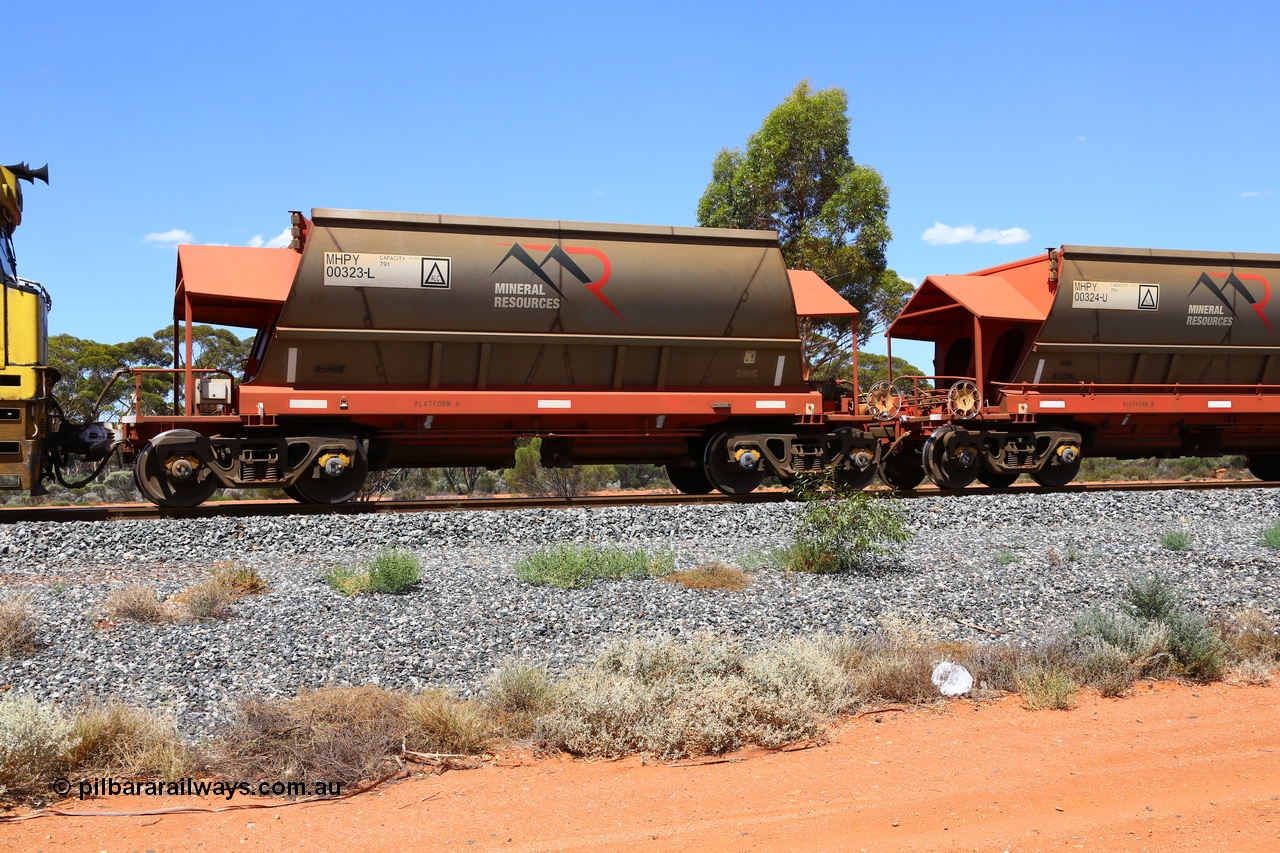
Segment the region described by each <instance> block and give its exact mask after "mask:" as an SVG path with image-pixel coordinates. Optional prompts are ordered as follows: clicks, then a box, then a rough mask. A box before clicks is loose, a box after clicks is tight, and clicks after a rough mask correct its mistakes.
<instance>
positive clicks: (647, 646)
mask: <svg viewBox="0 0 1280 853" xmlns="http://www.w3.org/2000/svg"><path fill="white" fill-rule="evenodd" d="M850 700H851V688H850V684H849V680H848V677H847V675H846V674H845V673H844V672H843V670H842V669H841V668H840V666H839V665H838V664H837V662H836V661H835V660H834V659H833V658H832V657H831V655H830V654H828V653H827V648H826V647H825V646H824V645H823V644H822V643H819V642H816V641H813V640H801V639H791V640H784V641H782V642H780V643H778V644H777V645H775V646H774V647H772V648H770V649H768V650H766V651H763V652H757V653H754V654H752V653H749V652H747V651H746V650H745V649H744V648H743V647H742V646H741V645H740V644H738V643H737V642H735V641H733V640H732V639H729V638H726V637H720V636H714V635H699V636H697V637H694V638H693V639H692V640H689V641H685V642H678V641H675V640H671V639H665V638H664V639H659V640H650V641H642V640H628V641H620V642H618V643H614V644H612V645H611V646H609V647H607V648H606V649H605V650H604V651H603V652H602V653H601V654H600V655H599V656H598V657H597V658H596V659H595V660H594V661H592V662H590V663H588V664H584V665H583V666H581V667H579V668H578V669H577V670H576V671H575V672H574V673H572V674H571V675H570V676H569V677H568V678H567V679H565V680H564V682H562V684H561V686H560V690H559V699H558V701H557V703H556V706H555V708H554V709H553V710H551V711H549V712H548V713H546V714H544V715H543V716H541V717H539V718H538V721H537V727H536V738H537V741H538V743H540V744H541V745H543V746H546V747H551V748H555V749H563V750H566V751H568V752H572V753H575V754H579V755H590V756H618V755H625V754H627V753H631V752H653V753H656V754H658V755H661V756H665V757H679V756H685V755H699V754H707V753H721V752H726V751H728V750H732V749H737V748H739V747H741V746H744V745H747V744H759V745H762V746H778V745H781V744H784V743H789V742H793V741H796V740H801V739H804V738H812V737H818V736H820V735H821V734H822V732H823V729H824V728H825V725H826V720H827V719H828V715H830V714H832V713H834V712H836V711H839V710H842V709H844V708H845V707H848V703H849V702H850Z"/></svg>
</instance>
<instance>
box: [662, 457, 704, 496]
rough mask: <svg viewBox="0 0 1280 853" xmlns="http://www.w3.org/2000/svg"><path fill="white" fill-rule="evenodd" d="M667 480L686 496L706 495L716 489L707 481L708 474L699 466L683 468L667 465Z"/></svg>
mask: <svg viewBox="0 0 1280 853" xmlns="http://www.w3.org/2000/svg"><path fill="white" fill-rule="evenodd" d="M667 479H668V480H670V481H671V485H673V486H675V487H676V489H677V490H678V491H679V492H680V493H681V494H685V495H706V494H710V493H711V490H712V489H714V488H715V486H713V485H711V481H710V480H708V479H707V473H706V472H705V471H703V470H702V468H701V466H699V465H693V466H690V467H688V468H682V467H680V466H679V465H676V464H675V463H674V462H673V463H670V464H668V465H667Z"/></svg>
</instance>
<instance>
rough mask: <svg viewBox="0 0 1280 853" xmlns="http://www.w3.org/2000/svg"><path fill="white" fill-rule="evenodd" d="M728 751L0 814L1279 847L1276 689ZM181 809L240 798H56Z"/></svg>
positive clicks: (1115, 846) (639, 843) (252, 832)
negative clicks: (321, 793)
mask: <svg viewBox="0 0 1280 853" xmlns="http://www.w3.org/2000/svg"><path fill="white" fill-rule="evenodd" d="M877 717H878V718H879V722H877ZM727 759H728V760H725V759H715V760H714V763H696V762H689V763H684V764H679V765H674V766H673V765H671V764H660V763H650V764H646V763H645V762H643V761H642V760H641V759H640V758H638V757H637V758H629V759H626V760H623V761H617V762H587V761H575V760H570V759H563V758H562V759H556V758H552V759H534V758H531V757H529V756H527V755H521V754H512V755H507V756H505V757H502V758H500V759H498V760H496V761H493V762H490V763H488V764H487V765H486V766H484V767H483V768H482V769H479V770H464V771H452V772H448V773H445V774H443V775H439V776H428V777H425V778H421V777H420V778H414V779H409V780H405V781H401V782H396V783H389V784H387V785H385V786H383V787H382V788H379V789H377V790H375V791H372V792H370V793H366V794H362V795H360V796H357V797H353V798H350V799H346V800H342V801H338V802H327V803H306V804H301V805H291V806H279V805H273V806H272V807H271V808H267V809H258V810H236V811H228V812H222V813H219V814H208V813H198V814H192V813H186V814H169V815H163V816H161V815H151V816H129V817H79V816H77V817H62V816H54V817H40V818H36V819H32V820H26V821H21V822H17V823H0V848H2V849H5V850H22V851H37V850H58V851H61V850H92V851H99V850H107V851H132V850H138V851H144V850H156V851H169V850H201V851H216V850H232V849H236V850H244V849H262V850H276V849H280V850H294V849H298V850H338V849H342V850H408V849H413V850H418V849H427V850H490V849H492V850H498V849H501V850H520V851H532V850H603V849H607V850H645V851H649V850H695V849H696V850H854V851H858V850H895V851H896V850H910V851H915V850H919V851H925V850H981V851H991V850H996V851H998V850H1015V851H1036V850H1073V849H1084V850H1090V851H1143V850H1151V851H1166V850H1184V849H1185V850H1231V851H1252V850H1267V851H1274V850H1280V690H1277V689H1275V688H1266V687H1239V686H1231V685H1226V684H1215V685H1207V686H1205V685H1195V686H1188V685H1178V684H1158V685H1154V686H1149V685H1145V684H1142V685H1139V686H1138V687H1137V689H1136V690H1135V692H1134V695H1132V696H1130V697H1128V698H1125V699H1119V700H1117V699H1102V698H1099V697H1097V696H1096V695H1093V694H1086V695H1084V696H1083V697H1082V698H1081V699H1080V702H1079V704H1078V706H1077V707H1076V709H1075V710H1072V711H1068V712H1062V711H1037V712H1031V711H1027V710H1025V709H1023V708H1022V707H1020V705H1019V702H1018V700H1017V699H1016V698H1012V697H1011V698H1006V699H1002V700H1000V701H998V702H995V703H990V704H985V705H979V704H977V703H973V702H969V701H964V700H961V701H955V702H950V703H948V704H945V705H940V706H938V707H937V708H934V709H922V710H912V711H908V712H905V713H899V712H893V711H885V712H882V713H879V714H868V715H864V716H860V717H856V718H853V719H851V720H848V721H846V722H844V723H843V724H842V725H841V726H839V727H838V728H837V729H835V730H833V731H832V733H831V742H830V743H828V744H826V745H824V746H820V747H815V748H812V749H798V750H794V751H784V752H769V751H763V750H756V751H747V752H743V753H737V754H734V755H732V756H728V757H727ZM240 801H241V800H240V799H239V798H236V800H235V801H233V802H240ZM179 805H197V806H209V807H217V806H221V805H225V802H224V801H221V800H218V799H213V800H206V801H200V800H198V799H195V798H176V797H175V798H167V799H159V800H153V799H151V798H139V797H113V798H106V799H99V800H91V801H85V802H83V803H82V802H79V801H77V800H65V801H63V802H62V803H60V804H59V806H60V807H61V808H64V809H68V810H78V811H91V810H92V811H136V810H141V809H145V808H159V807H172V806H179Z"/></svg>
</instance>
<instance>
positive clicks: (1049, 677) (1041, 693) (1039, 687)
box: [1018, 665, 1079, 711]
mask: <svg viewBox="0 0 1280 853" xmlns="http://www.w3.org/2000/svg"><path fill="white" fill-rule="evenodd" d="M1077 689H1079V685H1077V684H1076V682H1075V680H1074V679H1073V678H1072V677H1071V674H1070V673H1068V672H1067V671H1066V670H1065V669H1063V668H1061V667H1059V666H1056V665H1048V666H1045V665H1041V666H1028V667H1027V668H1025V669H1024V670H1023V671H1022V672H1020V673H1019V674H1018V692H1019V693H1021V694H1022V699H1023V701H1024V702H1026V703H1027V707H1028V708H1030V709H1031V710H1033V711H1043V710H1053V711H1066V710H1068V709H1069V708H1071V707H1072V706H1073V705H1074V704H1075V699H1076V690H1077Z"/></svg>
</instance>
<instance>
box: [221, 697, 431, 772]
mask: <svg viewBox="0 0 1280 853" xmlns="http://www.w3.org/2000/svg"><path fill="white" fill-rule="evenodd" d="M405 705H406V699H405V697H404V696H402V695H400V694H398V693H392V692H390V691H387V690H383V689H381V688H377V687H329V688H323V689H320V690H308V691H303V692H302V693H299V694H298V696H297V697H295V698H293V699H287V700H273V701H266V700H247V701H243V702H241V703H240V704H239V706H238V707H237V709H236V713H235V719H234V721H233V723H232V725H231V728H230V729H229V731H228V732H227V733H226V734H225V735H224V736H223V737H222V738H221V740H220V741H219V743H218V744H217V747H216V750H215V759H214V764H215V768H216V770H217V771H218V772H219V773H221V774H223V775H225V776H227V777H228V778H233V779H234V778H238V779H251V778H258V779H279V780H282V781H296V780H302V779H309V780H321V779H323V780H326V781H329V782H335V781H336V782H340V783H342V784H348V785H349V784H353V783H355V782H359V781H361V780H362V779H368V778H370V777H372V776H375V775H377V774H378V773H379V772H381V771H382V770H384V769H385V768H386V767H388V766H389V765H390V764H391V763H393V761H394V759H393V756H395V755H398V754H399V752H400V750H401V745H402V742H403V739H404V737H405V735H406V734H407V728H406V723H405V716H404V711H405Z"/></svg>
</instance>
